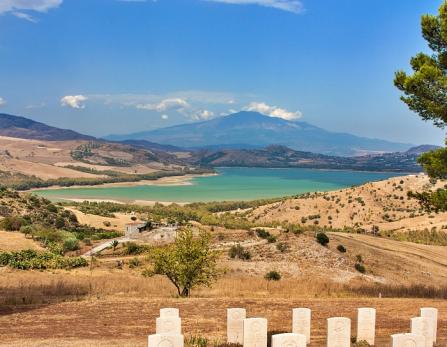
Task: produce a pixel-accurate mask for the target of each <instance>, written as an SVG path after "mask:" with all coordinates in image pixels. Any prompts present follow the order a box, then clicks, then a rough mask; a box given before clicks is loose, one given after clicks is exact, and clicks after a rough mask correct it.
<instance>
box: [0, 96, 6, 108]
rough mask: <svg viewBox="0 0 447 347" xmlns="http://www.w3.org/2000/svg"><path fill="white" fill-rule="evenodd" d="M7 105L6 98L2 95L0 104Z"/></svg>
mask: <svg viewBox="0 0 447 347" xmlns="http://www.w3.org/2000/svg"><path fill="white" fill-rule="evenodd" d="M3 105H6V100H5V99H3V98H2V97H0V106H3Z"/></svg>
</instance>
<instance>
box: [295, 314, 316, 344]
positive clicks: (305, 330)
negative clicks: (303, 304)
mask: <svg viewBox="0 0 447 347" xmlns="http://www.w3.org/2000/svg"><path fill="white" fill-rule="evenodd" d="M311 315H312V311H311V310H310V309H308V308H294V309H293V310H292V332H293V333H295V334H303V335H304V336H306V343H310V326H311Z"/></svg>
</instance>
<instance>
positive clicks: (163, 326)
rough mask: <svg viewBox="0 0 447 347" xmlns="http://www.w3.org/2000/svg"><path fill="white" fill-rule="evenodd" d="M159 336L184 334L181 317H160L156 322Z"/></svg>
mask: <svg viewBox="0 0 447 347" xmlns="http://www.w3.org/2000/svg"><path fill="white" fill-rule="evenodd" d="M155 325H156V333H157V334H177V335H180V334H181V333H182V320H181V319H180V318H179V317H159V318H157V320H156V324H155Z"/></svg>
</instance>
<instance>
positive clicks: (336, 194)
mask: <svg viewBox="0 0 447 347" xmlns="http://www.w3.org/2000/svg"><path fill="white" fill-rule="evenodd" d="M442 186H443V183H441V182H439V183H437V184H436V185H432V184H431V183H430V179H429V177H428V176H426V175H423V174H420V175H409V176H404V177H395V178H390V179H388V180H384V181H379V182H371V183H367V184H364V185H361V186H357V187H353V188H349V189H342V190H338V191H333V192H327V193H314V194H308V195H305V196H301V197H297V198H296V199H287V200H284V201H281V202H278V203H274V204H271V205H267V206H261V207H259V208H257V209H256V210H255V211H253V212H252V213H250V214H249V218H251V219H252V220H255V221H259V222H271V221H288V222H290V223H298V224H303V225H307V226H311V225H316V226H320V227H327V228H329V227H333V228H345V227H349V228H363V229H365V230H367V231H370V230H371V228H372V226H373V225H376V226H378V227H379V229H380V230H387V231H410V230H424V229H429V230H431V229H432V228H436V229H437V230H442V229H447V213H440V214H428V213H426V212H425V211H423V210H422V209H421V207H420V205H419V204H418V202H417V201H416V200H414V199H410V198H408V197H407V193H408V192H409V191H421V190H423V189H426V188H428V189H434V188H436V187H442Z"/></svg>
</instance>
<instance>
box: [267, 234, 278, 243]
mask: <svg viewBox="0 0 447 347" xmlns="http://www.w3.org/2000/svg"><path fill="white" fill-rule="evenodd" d="M267 242H268V243H275V242H276V237H275V236H273V235H269V236H268V237H267Z"/></svg>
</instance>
